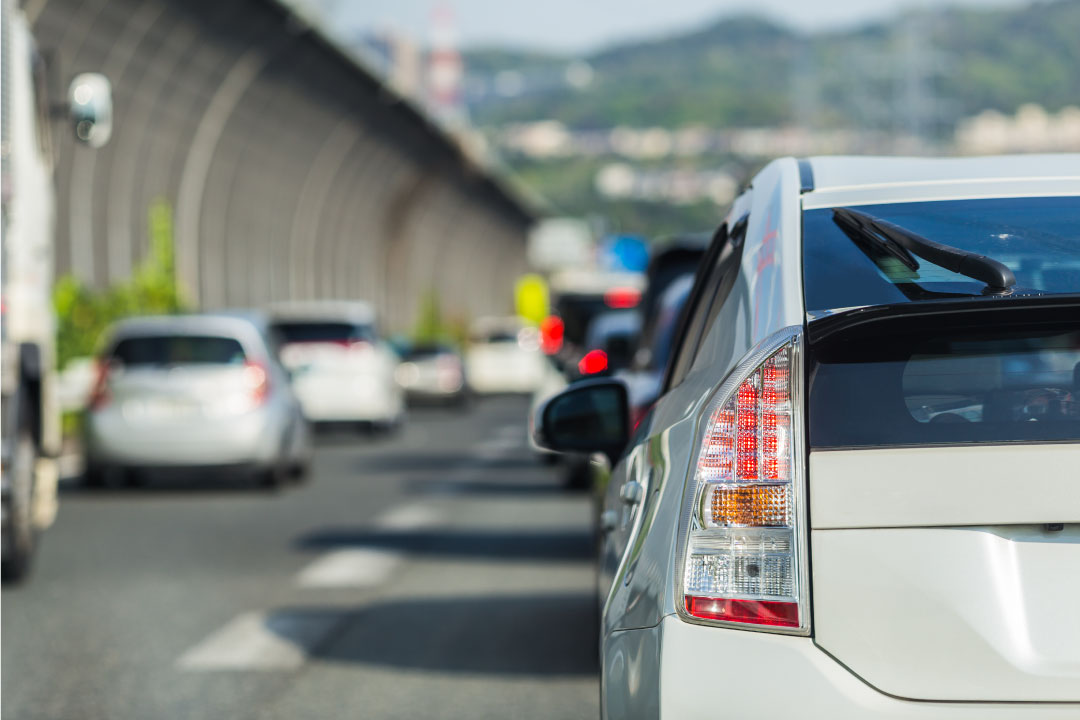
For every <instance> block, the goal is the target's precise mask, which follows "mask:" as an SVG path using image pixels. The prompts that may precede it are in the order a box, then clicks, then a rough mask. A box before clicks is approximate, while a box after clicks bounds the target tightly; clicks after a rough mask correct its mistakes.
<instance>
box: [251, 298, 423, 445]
mask: <svg viewBox="0 0 1080 720" xmlns="http://www.w3.org/2000/svg"><path fill="white" fill-rule="evenodd" d="M270 312H271V315H272V318H273V320H272V326H273V330H274V332H275V333H276V334H277V336H278V338H279V341H280V343H281V350H280V355H281V361H282V363H283V364H284V365H285V367H286V368H288V370H289V372H290V373H292V378H293V387H294V389H295V391H296V395H297V397H299V398H300V404H301V406H302V407H303V408H304V415H305V416H306V417H307V418H308V420H311V421H312V422H316V423H330V422H359V423H363V424H364V425H365V426H366V427H370V428H373V429H382V430H388V429H391V428H393V427H396V426H397V425H398V424H399V423H400V422H401V420H402V418H403V417H404V413H405V394H404V391H403V390H402V388H401V386H400V385H399V384H398V383H397V381H396V380H395V377H394V375H395V372H396V371H397V367H398V363H399V361H400V359H399V357H398V355H397V353H395V352H394V350H393V349H392V348H391V347H390V345H389V344H388V343H387V342H386V341H385V340H382V339H380V338H379V336H378V333H377V331H376V325H375V310H374V308H372V306H371V305H369V304H368V303H364V302H351V301H333V300H312V301H303V302H291V303H280V304H276V305H273V306H271V308H270Z"/></svg>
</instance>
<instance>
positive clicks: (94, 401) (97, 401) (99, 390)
mask: <svg viewBox="0 0 1080 720" xmlns="http://www.w3.org/2000/svg"><path fill="white" fill-rule="evenodd" d="M109 372H110V363H109V361H108V360H107V359H105V358H98V361H97V363H96V367H95V373H96V375H95V377H94V387H93V389H91V391H90V398H89V400H87V403H86V404H87V406H88V407H89V408H90V410H101V409H102V408H104V407H105V406H106V405H108V404H109V401H110V400H111V399H112V395H111V393H110V392H109Z"/></svg>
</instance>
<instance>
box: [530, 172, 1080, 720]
mask: <svg viewBox="0 0 1080 720" xmlns="http://www.w3.org/2000/svg"><path fill="white" fill-rule="evenodd" d="M687 307H688V312H687V314H686V315H685V317H684V319H683V324H682V327H681V329H680V331H679V333H678V335H677V339H676V345H677V347H676V350H675V354H674V357H673V360H672V363H671V364H670V365H669V367H668V371H667V376H666V378H665V381H664V387H663V392H662V395H661V397H660V399H659V400H658V402H657V403H656V405H655V406H654V408H653V409H652V411H651V412H649V413H648V414H647V415H646V416H645V417H644V419H643V420H642V421H641V423H640V425H639V426H638V427H637V429H636V431H635V433H634V436H633V437H632V438H631V437H628V432H629V431H628V430H627V427H628V424H627V416H626V412H627V410H626V391H625V387H624V386H623V385H621V384H620V382H619V381H618V380H613V379H605V380H592V381H586V382H584V383H581V384H578V385H575V386H571V387H570V388H567V389H566V390H564V391H563V392H562V393H561V394H559V395H557V396H555V397H554V398H552V399H551V400H549V401H548V403H547V404H546V405H545V406H543V407H542V408H540V409H539V410H538V412H537V417H536V418H535V419H534V434H535V436H536V440H537V442H539V443H541V444H543V445H546V446H547V447H549V448H552V449H556V450H562V451H599V452H603V453H605V454H606V455H607V456H608V457H609V458H611V460H612V461H613V462H614V468H613V469H611V471H610V476H609V478H608V485H607V490H606V497H605V499H604V501H603V502H604V505H603V508H602V512H601V513H600V515H599V522H600V525H601V531H602V533H603V538H602V542H601V547H602V549H601V553H600V588H601V595H602V597H601V605H602V618H603V619H602V622H601V634H602V637H601V642H600V645H601V668H602V691H601V697H602V713H603V715H604V717H611V718H656V717H663V718H717V717H730V718H740V719H745V718H781V717H814V718H830V719H838V718H868V717H875V718H940V719H942V720H947V719H952V718H957V719H958V718H970V719H973V720H974V719H976V718H977V719H978V720H986V719H987V718H1009V719H1010V720H1012V719H1014V718H1078V717H1080V612H1078V611H1077V607H1078V603H1077V597H1078V596H1080V155H1071V156H1041V157H1036V156H1025V157H1001V158H970V159H926V160H924V159H908V158H905V159H901V158H815V159H811V160H803V161H798V160H794V159H784V160H778V161H775V162H773V163H771V164H770V165H768V166H767V167H766V168H765V169H764V170H762V171H761V173H760V174H758V175H757V176H756V177H755V178H754V180H753V183H752V185H751V187H750V189H748V190H747V191H746V192H745V193H744V194H743V195H741V196H740V197H739V198H738V199H737V200H736V202H735V204H734V206H733V209H732V210H731V212H730V214H729V215H728V217H727V219H726V221H725V222H724V224H723V225H722V226H721V228H720V229H719V230H718V231H717V234H716V236H715V239H714V241H713V244H712V247H711V248H710V250H709V252H708V254H707V255H706V257H705V259H704V260H703V263H702V266H701V268H700V271H699V273H698V275H697V278H696V281H695V285H694V289H693V291H692V292H691V296H690V299H689V302H688V306H687ZM608 467H610V466H608Z"/></svg>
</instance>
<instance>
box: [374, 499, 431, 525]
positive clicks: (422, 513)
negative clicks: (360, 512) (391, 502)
mask: <svg viewBox="0 0 1080 720" xmlns="http://www.w3.org/2000/svg"><path fill="white" fill-rule="evenodd" d="M438 520H439V513H438V511H437V510H436V509H435V508H433V507H431V505H428V504H420V503H413V504H411V505H399V506H398V507H395V508H390V509H389V510H387V511H386V512H384V513H383V514H382V515H380V516H379V517H377V518H376V519H375V526H376V527H377V528H380V529H382V530H416V529H419V528H422V527H428V526H430V525H434V524H435V523H436V522H437V521H438Z"/></svg>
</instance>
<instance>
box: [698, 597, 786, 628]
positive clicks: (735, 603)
mask: <svg viewBox="0 0 1080 720" xmlns="http://www.w3.org/2000/svg"><path fill="white" fill-rule="evenodd" d="M686 612H688V613H690V614H691V615H693V616H694V617H699V618H706V619H709V620H726V621H728V622H748V623H755V624H757V625H773V626H777V627H799V606H798V605H796V604H795V603H786V602H767V601H761V600H725V599H721V598H698V597H687V598H686Z"/></svg>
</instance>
